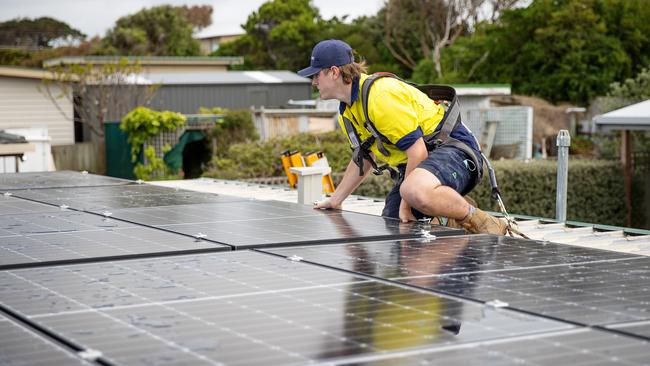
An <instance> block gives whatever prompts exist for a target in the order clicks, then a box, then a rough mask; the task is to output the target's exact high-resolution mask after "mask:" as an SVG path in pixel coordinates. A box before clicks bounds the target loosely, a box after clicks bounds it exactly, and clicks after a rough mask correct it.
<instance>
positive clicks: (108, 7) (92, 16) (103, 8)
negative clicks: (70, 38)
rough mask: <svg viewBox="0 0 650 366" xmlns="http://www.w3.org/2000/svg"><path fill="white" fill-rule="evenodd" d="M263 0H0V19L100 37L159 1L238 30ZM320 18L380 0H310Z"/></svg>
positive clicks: (360, 11) (370, 7)
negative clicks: (201, 12) (44, 20)
mask: <svg viewBox="0 0 650 366" xmlns="http://www.w3.org/2000/svg"><path fill="white" fill-rule="evenodd" d="M264 2H265V0H204V1H195V0H185V1H181V0H167V1H163V0H0V21H6V20H9V19H13V18H16V17H27V18H39V17H43V16H49V17H52V18H55V19H57V20H60V21H63V22H65V23H68V24H69V25H70V26H71V27H73V28H76V29H79V30H80V31H82V32H83V33H85V34H86V35H88V36H89V37H92V36H94V35H100V36H103V35H104V33H105V32H106V31H107V30H108V29H109V28H111V27H112V26H113V25H114V24H115V21H116V20H117V19H118V18H120V17H122V16H124V15H128V14H132V13H135V12H137V11H138V10H140V9H142V8H145V7H147V8H148V7H152V6H156V5H162V4H171V5H212V9H213V12H212V25H211V26H210V27H209V28H207V29H204V30H203V31H202V32H201V35H221V34H233V33H241V32H242V30H241V27H240V26H239V25H240V24H242V23H244V22H245V21H246V18H247V17H248V15H249V14H250V13H251V12H252V11H255V10H257V9H258V8H259V7H260V5H261V4H263V3H264ZM312 2H313V4H314V5H315V6H316V7H317V8H318V9H319V10H320V13H321V15H322V16H323V17H324V18H331V17H333V16H335V15H336V16H339V17H340V16H343V15H346V14H347V15H349V16H350V17H349V19H354V18H356V17H358V16H360V15H373V14H375V13H376V12H377V10H379V8H380V7H381V5H382V4H383V2H384V1H383V0H356V1H350V0H312Z"/></svg>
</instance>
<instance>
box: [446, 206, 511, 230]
mask: <svg viewBox="0 0 650 366" xmlns="http://www.w3.org/2000/svg"><path fill="white" fill-rule="evenodd" d="M458 223H459V224H460V225H461V226H462V227H463V228H464V229H465V230H467V231H469V232H470V233H472V234H496V235H505V234H506V232H507V230H508V224H507V223H506V222H505V220H501V219H498V218H496V217H494V216H492V215H490V214H488V213H487V212H485V211H483V210H481V209H478V208H474V210H470V212H469V213H468V214H467V216H466V217H465V218H464V219H462V220H460V221H459V222H458Z"/></svg>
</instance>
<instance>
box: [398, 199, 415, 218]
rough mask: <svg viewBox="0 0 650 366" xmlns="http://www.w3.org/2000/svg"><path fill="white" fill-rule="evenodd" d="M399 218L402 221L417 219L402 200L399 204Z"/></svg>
mask: <svg viewBox="0 0 650 366" xmlns="http://www.w3.org/2000/svg"><path fill="white" fill-rule="evenodd" d="M399 219H400V220H402V222H409V221H417V219H416V218H415V216H414V215H413V212H412V211H411V206H410V205H409V204H408V203H406V201H404V200H402V202H401V203H400V204H399Z"/></svg>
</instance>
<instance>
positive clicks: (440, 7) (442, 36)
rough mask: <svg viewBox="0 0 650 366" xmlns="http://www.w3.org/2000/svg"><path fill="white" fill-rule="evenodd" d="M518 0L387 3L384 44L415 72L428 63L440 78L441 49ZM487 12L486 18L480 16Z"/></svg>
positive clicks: (424, 0) (406, 1)
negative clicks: (422, 63) (422, 62)
mask: <svg viewBox="0 0 650 366" xmlns="http://www.w3.org/2000/svg"><path fill="white" fill-rule="evenodd" d="M517 2H518V0H390V1H388V2H387V3H386V5H385V7H384V9H383V11H382V12H383V14H384V19H385V22H384V26H385V27H384V43H385V45H386V47H388V49H389V50H390V52H391V53H392V55H393V56H394V57H395V58H396V59H397V60H398V61H399V62H401V63H402V64H404V65H405V66H406V67H408V68H409V69H411V70H415V69H416V68H417V67H418V64H419V63H420V61H421V60H422V59H428V60H431V62H432V63H433V67H434V69H435V72H436V74H437V77H438V78H440V77H442V76H443V70H442V63H441V57H442V50H443V48H445V47H448V46H450V45H452V44H453V43H454V41H456V39H457V38H458V37H459V36H461V35H463V34H466V33H468V31H469V30H470V29H471V27H472V26H473V25H474V24H476V23H478V21H479V20H481V18H483V17H487V18H488V19H492V20H494V19H496V18H497V17H498V14H499V13H500V12H501V11H503V10H504V9H508V8H511V7H513V6H514V5H515V4H516V3H517ZM486 11H488V12H489V13H490V14H489V15H484V14H483V13H485V12H486Z"/></svg>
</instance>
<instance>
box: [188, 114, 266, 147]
mask: <svg viewBox="0 0 650 366" xmlns="http://www.w3.org/2000/svg"><path fill="white" fill-rule="evenodd" d="M199 113H200V114H223V115H224V117H223V119H222V120H219V121H217V123H216V124H215V125H214V128H213V129H212V131H210V136H209V140H215V142H216V145H217V151H214V152H213V154H214V155H217V156H220V157H224V156H225V155H226V153H227V152H228V148H229V147H230V145H232V144H236V143H246V142H249V141H256V140H258V139H259V135H258V134H257V130H256V129H255V125H254V124H253V118H252V116H251V112H250V110H247V109H238V110H229V109H226V108H220V107H214V108H203V107H202V108H200V109H199Z"/></svg>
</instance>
